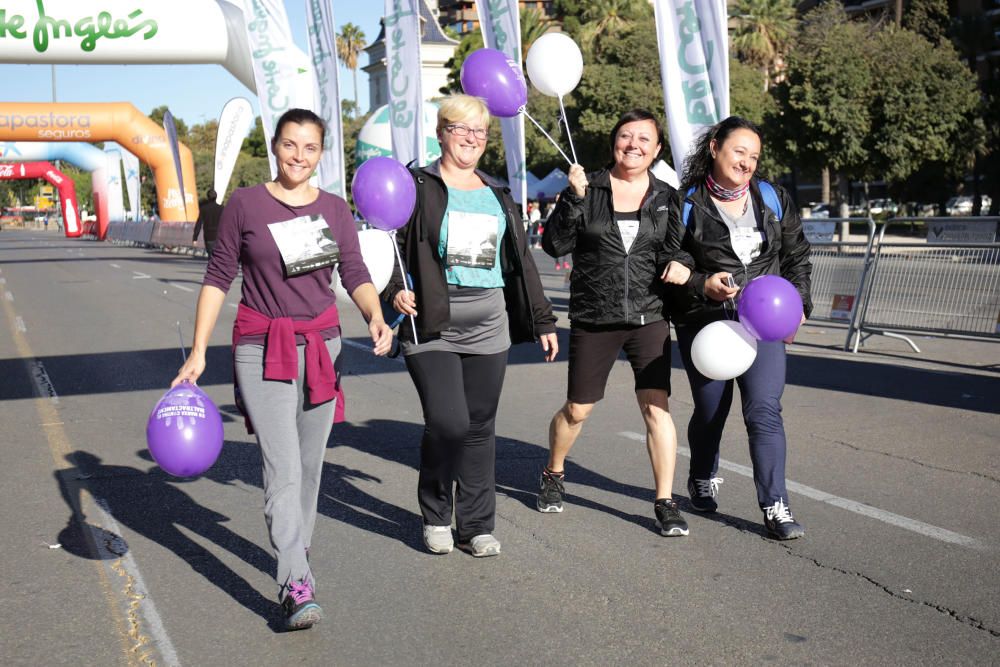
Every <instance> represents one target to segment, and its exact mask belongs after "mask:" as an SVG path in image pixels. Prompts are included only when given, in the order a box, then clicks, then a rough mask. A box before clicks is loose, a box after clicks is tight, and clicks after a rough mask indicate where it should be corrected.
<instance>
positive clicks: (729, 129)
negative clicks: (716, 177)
mask: <svg viewBox="0 0 1000 667" xmlns="http://www.w3.org/2000/svg"><path fill="white" fill-rule="evenodd" d="M736 130H750V131H751V132H753V133H754V134H756V135H757V138H758V139H759V138H760V128H759V127H757V126H756V125H755V124H754V123H752V122H751V121H749V120H747V119H746V118H741V117H739V116H730V117H729V118H726V119H724V120H720V121H719V122H718V123H716V124H715V125H713V126H712V127H710V128H708V129H707V130H705V131H704V132H703V133H702V134H701V136H700V137H698V141H697V142H695V144H694V148H692V149H691V152H690V153H688V156H687V160H685V161H684V177H683V178H682V179H681V189H682V190H684V191H687V190H688V189H689V188H691V187H693V186H697V185H700V184H701V183H702V182H704V180H705V177H706V176H708V175H709V174H710V173H712V166H713V165H714V164H715V159H714V158H713V157H712V148H711V144H712V140H713V139H714V140H715V143H716V145H717V146H720V147H721V146H722V144H724V143H726V139H727V138H728V137H729V135H730V134H732V133H733V132H734V131H736Z"/></svg>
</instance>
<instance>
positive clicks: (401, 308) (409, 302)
mask: <svg viewBox="0 0 1000 667" xmlns="http://www.w3.org/2000/svg"><path fill="white" fill-rule="evenodd" d="M392 307H393V308H395V309H396V312H399V313H403V314H404V315H412V316H416V314H417V297H416V296H415V295H414V294H413V292H411V291H409V290H400V291H399V292H397V293H396V296H395V297H393V299H392Z"/></svg>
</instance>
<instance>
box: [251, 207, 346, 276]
mask: <svg viewBox="0 0 1000 667" xmlns="http://www.w3.org/2000/svg"><path fill="white" fill-rule="evenodd" d="M267 228H268V229H269V230H270V231H271V236H273V237H274V242H275V243H276V244H277V246H278V252H280V253H281V261H282V262H284V264H285V274H286V275H289V276H297V275H299V274H302V273H308V272H310V271H315V270H316V269H321V268H323V267H325V266H333V265H334V264H336V263H337V262H339V261H340V246H338V245H337V242H336V241H335V240H334V239H333V232H331V231H330V227H329V225H327V224H326V220H324V219H323V216H321V215H304V216H301V217H299V218H294V219H292V220H285V221H283V222H272V223H271V224H269V225H268V226H267Z"/></svg>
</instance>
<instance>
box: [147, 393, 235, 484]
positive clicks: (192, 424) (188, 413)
mask: <svg viewBox="0 0 1000 667" xmlns="http://www.w3.org/2000/svg"><path fill="white" fill-rule="evenodd" d="M146 444H147V445H148V446H149V453H150V454H152V455H153V460H154V461H156V463H157V464H158V465H159V466H160V467H161V468H163V469H164V470H166V471H167V472H168V473H170V474H171V475H174V476H175V477H193V476H194V475H200V474H201V473H203V472H205V471H206V470H208V469H209V468H211V467H212V464H213V463H215V460H216V459H218V458H219V452H221V451H222V417H221V416H220V415H219V410H218V408H216V407H215V403H213V402H212V399H210V398H209V397H208V395H207V394H205V393H204V392H203V391H201V389H198V387H196V386H195V385H193V384H190V383H188V382H184V383H181V384H179V385H177V386H176V387H174V388H173V389H171V390H170V391H168V392H167V393H165V394H164V395H163V398H161V399H160V401H159V402H158V403H157V404H156V407H154V408H153V411H152V412H151V413H149V421H148V422H147V423H146Z"/></svg>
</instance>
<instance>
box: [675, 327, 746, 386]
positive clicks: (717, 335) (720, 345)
mask: <svg viewBox="0 0 1000 667" xmlns="http://www.w3.org/2000/svg"><path fill="white" fill-rule="evenodd" d="M756 358H757V339H756V338H754V337H753V336H751V335H750V332H749V331H747V330H746V327H744V326H743V325H742V324H740V323H739V322H736V321H734V320H719V321H717V322H712V323H711V324H708V325H706V326H705V328H703V329H702V330H701V331H699V332H698V335H697V336H695V337H694V340H693V341H692V342H691V361H692V362H694V367H695V368H697V369H698V372H699V373H701V374H702V375H704V376H705V377H707V378H709V379H712V380H732V379H733V378H735V377H738V376H740V375H743V374H744V373H746V372H747V369H749V368H750V366H751V365H753V362H754V359H756Z"/></svg>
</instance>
